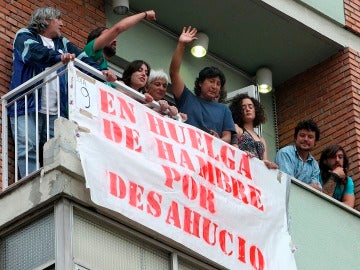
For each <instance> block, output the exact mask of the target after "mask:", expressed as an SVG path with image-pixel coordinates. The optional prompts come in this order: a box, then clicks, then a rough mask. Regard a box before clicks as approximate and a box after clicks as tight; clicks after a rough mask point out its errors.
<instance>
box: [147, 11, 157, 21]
mask: <svg viewBox="0 0 360 270" xmlns="http://www.w3.org/2000/svg"><path fill="white" fill-rule="evenodd" d="M145 14H146V16H145V19H147V20H148V21H156V15H155V11H153V10H147V11H145Z"/></svg>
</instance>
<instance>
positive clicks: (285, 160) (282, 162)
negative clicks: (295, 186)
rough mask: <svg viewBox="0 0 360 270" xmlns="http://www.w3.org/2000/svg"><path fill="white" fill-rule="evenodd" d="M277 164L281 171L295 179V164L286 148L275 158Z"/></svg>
mask: <svg viewBox="0 0 360 270" xmlns="http://www.w3.org/2000/svg"><path fill="white" fill-rule="evenodd" d="M275 163H276V164H277V165H278V166H279V170H280V171H283V172H284V173H287V174H288V175H291V176H292V177H295V171H294V167H295V166H294V164H293V162H292V157H291V156H290V153H288V152H287V151H286V149H285V148H282V149H280V150H279V151H278V152H277V154H276V156H275Z"/></svg>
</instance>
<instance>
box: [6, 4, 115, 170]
mask: <svg viewBox="0 0 360 270" xmlns="http://www.w3.org/2000/svg"><path fill="white" fill-rule="evenodd" d="M62 27H63V21H62V18H61V12H60V11H59V10H57V9H55V8H52V7H41V8H38V9H37V10H35V11H34V12H33V13H32V15H31V19H30V21H29V24H28V26H27V27H26V28H22V29H20V30H19V31H18V32H17V33H16V36H15V40H14V44H13V61H14V62H13V74H12V78H11V83H10V91H11V90H13V89H15V88H16V87H18V86H19V85H21V84H23V83H25V82H26V81H28V80H29V79H31V78H33V77H34V76H35V75H37V74H39V73H41V72H43V71H44V70H46V69H47V68H49V67H51V66H53V65H55V64H57V63H59V62H60V61H61V62H62V63H64V64H66V63H68V62H69V61H71V60H74V59H75V57H76V58H78V59H80V60H82V61H84V62H86V63H88V64H90V65H92V66H93V67H95V68H97V69H99V70H101V68H100V67H99V66H98V65H97V64H96V63H94V62H93V61H92V60H91V59H89V58H88V57H87V55H86V54H85V53H83V52H82V51H81V50H80V49H78V48H77V47H76V46H75V45H74V44H72V43H71V42H70V41H69V40H68V39H66V38H65V37H63V36H62V35H61V29H62ZM103 73H104V75H106V76H107V79H108V80H115V79H116V76H115V74H113V73H111V72H108V71H103ZM54 76H55V79H54V80H51V81H49V82H48V83H47V84H46V85H44V86H43V87H41V88H39V92H38V95H37V97H38V98H37V99H36V95H35V93H33V94H30V95H27V96H26V98H27V99H25V97H22V98H21V99H19V100H18V101H17V102H16V118H15V105H14V104H12V106H10V107H9V116H10V122H11V130H12V134H13V136H15V125H17V147H18V150H17V155H18V165H19V171H20V176H21V177H24V176H26V175H27V174H29V173H31V172H33V171H35V170H36V167H37V164H36V133H37V132H38V135H39V142H38V143H39V147H40V153H41V151H42V145H43V144H44V143H45V142H46V140H47V114H49V133H50V134H49V136H50V137H53V134H54V121H55V119H56V118H57V115H58V114H60V115H61V116H67V107H68V95H67V85H66V84H67V81H66V80H67V79H66V76H59V77H56V72H54V74H50V75H49V76H48V78H50V77H54ZM46 80H47V78H45V81H46ZM58 93H59V96H60V100H58V98H57V95H58ZM21 94H23V93H20V94H18V95H17V96H20V95H21ZM58 103H60V104H59V107H60V112H58ZM26 112H27V115H25V113H26ZM36 112H38V126H36ZM26 118H27V119H26ZM26 127H27V129H26ZM36 128H38V130H36ZM26 133H27V136H28V137H27V142H26ZM14 139H15V138H14ZM26 143H27V146H28V149H26ZM26 154H28V166H27V168H26ZM40 162H42V161H41V159H40ZM26 172H27V173H26Z"/></svg>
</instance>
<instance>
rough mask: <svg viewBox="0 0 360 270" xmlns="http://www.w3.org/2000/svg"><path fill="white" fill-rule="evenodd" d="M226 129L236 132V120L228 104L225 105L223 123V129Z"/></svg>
mask: <svg viewBox="0 0 360 270" xmlns="http://www.w3.org/2000/svg"><path fill="white" fill-rule="evenodd" d="M224 106H225V105H224ZM225 130H229V131H231V132H233V133H234V132H235V124H234V120H233V118H232V114H231V111H230V109H229V108H228V107H227V106H225V115H224V124H223V131H225Z"/></svg>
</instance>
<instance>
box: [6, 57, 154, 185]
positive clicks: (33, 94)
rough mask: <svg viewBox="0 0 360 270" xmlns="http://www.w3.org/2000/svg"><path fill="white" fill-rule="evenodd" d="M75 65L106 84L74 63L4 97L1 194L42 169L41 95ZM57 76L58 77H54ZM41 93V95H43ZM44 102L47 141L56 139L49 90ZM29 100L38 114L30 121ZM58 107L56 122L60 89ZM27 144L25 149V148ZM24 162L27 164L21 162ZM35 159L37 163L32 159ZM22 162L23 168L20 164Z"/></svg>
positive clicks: (89, 69)
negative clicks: (31, 125) (21, 110)
mask: <svg viewBox="0 0 360 270" xmlns="http://www.w3.org/2000/svg"><path fill="white" fill-rule="evenodd" d="M71 65H74V66H75V67H78V68H79V69H81V70H83V71H84V72H87V73H88V74H89V75H90V76H92V77H94V78H95V79H98V80H101V81H105V80H106V78H105V76H104V75H103V74H102V72H101V71H99V70H96V69H95V68H93V67H91V66H89V65H87V64H85V63H84V62H82V61H80V60H78V59H75V60H74V61H73V62H70V63H69V64H68V65H66V66H65V65H64V64H62V63H58V64H55V65H54V66H52V67H50V68H48V69H46V70H45V71H43V72H42V73H40V74H38V75H36V76H35V77H33V78H32V79H30V80H28V81H27V82H25V83H23V84H21V85H20V86H18V87H16V88H15V89H13V90H12V91H10V92H9V93H7V94H5V95H4V96H3V97H2V190H5V189H6V188H7V187H8V186H9V183H16V182H17V181H19V180H21V179H22V178H24V177H26V176H28V175H30V174H33V173H35V172H36V171H38V170H39V169H40V168H41V166H42V160H41V157H42V152H41V151H42V145H41V144H40V135H43V134H39V122H40V119H39V116H40V115H41V112H40V111H39V100H40V97H39V94H40V93H41V92H42V90H43V89H47V87H46V86H47V85H48V84H49V83H50V82H52V81H53V80H56V79H57V78H60V77H61V76H64V78H63V79H65V81H66V82H67V78H66V76H67V70H68V68H69V66H71ZM54 72H56V75H53V74H54ZM112 84H113V85H114V86H115V87H116V88H121V90H122V91H124V92H125V93H126V94H128V95H130V96H131V97H133V98H135V99H136V100H139V101H145V97H144V95H143V94H142V93H140V92H138V91H136V90H134V89H132V88H130V87H128V86H126V85H125V84H123V83H121V82H119V81H115V82H112ZM67 87H68V86H67V84H66V89H65V90H66V91H65V92H66V93H67V90H68V89H67ZM40 91H41V92H40ZM45 92H46V94H45V99H46V100H47V102H46V113H42V116H43V117H45V123H46V131H45V132H46V141H47V140H49V139H50V138H51V136H53V134H51V130H50V128H51V125H53V123H52V122H53V120H52V119H51V115H50V113H49V102H48V101H49V97H50V95H49V93H48V91H47V90H46V91H45ZM43 97H44V96H43ZM29 99H33V100H34V101H35V112H34V113H32V114H33V116H32V117H30V116H29V115H30V114H29V108H28V104H27V103H28V101H29ZM20 102H24V103H25V108H24V114H18V104H19V103H20ZM56 103H57V113H56V114H53V116H52V117H53V118H58V117H60V115H61V114H60V88H59V87H58V89H57V92H56ZM149 106H150V107H152V108H155V109H160V106H159V104H158V103H157V102H156V101H153V102H151V103H149ZM11 107H12V108H13V110H14V113H13V115H12V116H11V118H12V121H11V122H12V123H13V127H12V133H13V134H12V139H13V145H12V144H11V145H10V144H9V139H11V137H10V134H9V127H10V125H9V122H10V117H9V109H10V108H11ZM30 121H32V122H35V131H36V132H35V146H34V145H33V142H31V141H30V140H29V137H34V134H33V132H34V131H31V130H29V122H30ZM19 123H21V126H20V127H19V126H18V125H19ZM19 131H21V132H24V134H23V136H22V137H23V138H24V141H23V142H22V145H21V146H22V147H25V150H24V151H25V153H24V154H22V155H24V157H23V156H22V155H21V160H20V161H19V153H18V152H19V138H18V132H19ZM23 144H24V145H23ZM32 147H35V151H34V150H33V149H32ZM10 149H14V155H13V156H12V157H11V158H10V159H9V152H10V151H9V150H10ZM29 151H34V152H35V160H30V158H29ZM12 159H13V160H14V162H11V165H12V163H14V165H12V166H13V168H12V169H13V177H11V178H12V179H9V169H10V168H9V165H10V164H9V161H12ZM22 159H24V160H22ZM32 159H34V158H33V157H32ZM19 162H20V164H19ZM30 162H32V163H35V168H34V166H32V167H31V166H29V163H30ZM19 165H20V166H23V167H25V168H22V171H23V173H22V174H23V175H21V173H19V171H20V170H19Z"/></svg>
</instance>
